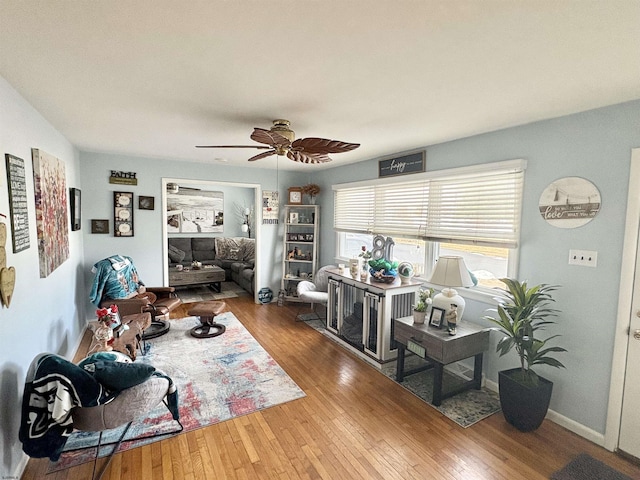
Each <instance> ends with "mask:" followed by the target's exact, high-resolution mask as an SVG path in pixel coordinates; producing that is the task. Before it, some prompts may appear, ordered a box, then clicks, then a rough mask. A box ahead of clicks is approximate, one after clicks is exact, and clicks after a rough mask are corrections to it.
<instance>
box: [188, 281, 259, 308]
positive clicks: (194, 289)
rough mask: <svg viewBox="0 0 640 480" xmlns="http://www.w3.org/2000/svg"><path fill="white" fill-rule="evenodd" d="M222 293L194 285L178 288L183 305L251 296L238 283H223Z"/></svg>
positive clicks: (205, 286) (204, 286)
mask: <svg viewBox="0 0 640 480" xmlns="http://www.w3.org/2000/svg"><path fill="white" fill-rule="evenodd" d="M220 290H221V292H220V293H218V292H216V291H214V290H213V289H212V288H209V287H208V286H207V285H194V286H191V287H176V295H178V297H179V298H180V300H182V303H193V302H206V301H209V300H222V299H224V298H234V297H243V296H247V295H250V293H249V292H247V291H246V290H245V289H243V288H242V287H241V286H240V285H238V284H237V283H236V282H222V283H221V284H220Z"/></svg>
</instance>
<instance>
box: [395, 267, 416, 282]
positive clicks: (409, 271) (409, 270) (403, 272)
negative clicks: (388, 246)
mask: <svg viewBox="0 0 640 480" xmlns="http://www.w3.org/2000/svg"><path fill="white" fill-rule="evenodd" d="M413 275H414V270H413V265H412V264H411V263H409V262H402V263H401V264H400V265H398V276H399V277H400V282H402V283H409V282H411V279H412V278H413Z"/></svg>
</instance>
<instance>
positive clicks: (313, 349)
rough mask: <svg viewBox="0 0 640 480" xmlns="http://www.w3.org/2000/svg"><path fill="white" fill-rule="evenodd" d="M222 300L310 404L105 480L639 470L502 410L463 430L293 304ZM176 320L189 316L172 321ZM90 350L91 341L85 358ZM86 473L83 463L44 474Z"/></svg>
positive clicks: (117, 459) (198, 438)
mask: <svg viewBox="0 0 640 480" xmlns="http://www.w3.org/2000/svg"><path fill="white" fill-rule="evenodd" d="M225 301H226V303H227V307H228V309H229V310H231V311H232V312H233V313H234V314H235V316H236V317H237V318H238V319H239V320H240V321H241V322H242V323H243V324H244V325H245V327H246V328H247V330H249V332H250V333H251V334H252V335H253V336H254V337H255V338H256V339H257V340H258V341H259V342H260V344H261V345H262V346H263V347H264V348H265V349H266V350H267V351H268V352H269V353H270V354H271V356H272V357H273V358H274V359H275V360H276V361H277V362H278V363H279V364H280V366H282V368H283V369H284V370H285V371H286V372H287V373H288V374H289V375H290V376H291V377H292V378H293V379H294V380H295V381H296V382H297V384H298V385H299V386H300V387H301V388H302V389H303V390H304V391H305V393H306V397H304V398H302V399H299V400H295V401H292V402H289V403H285V404H283V405H278V406H276V407H272V408H268V409H266V410H263V411H260V412H256V413H253V414H250V415H246V416H243V417H239V418H235V419H233V420H229V421H226V422H222V423H219V424H217V425H212V426H210V427H206V428H202V429H200V430H195V431H192V432H189V433H186V434H182V435H178V436H176V437H173V438H170V439H167V440H163V441H160V442H156V443H153V444H151V445H147V446H144V447H140V448H136V449H133V450H130V451H127V452H124V453H122V454H118V455H115V456H114V458H113V460H112V462H111V465H110V466H109V468H108V469H107V471H106V473H105V475H104V477H103V478H104V479H111V480H115V479H136V480H137V479H144V480H148V479H155V480H157V479H332V480H333V479H358V480H360V479H381V480H382V479H384V480H388V479H392V478H393V479H416V480H417V479H443V480H451V479H487V480H488V479H491V480H498V479H504V480H507V479H508V480H519V479H521V480H536V479H548V478H549V476H550V475H551V474H552V473H553V472H554V471H556V470H558V469H560V468H561V467H563V466H564V465H565V464H566V463H568V462H569V461H570V460H571V459H572V458H574V457H575V456H576V455H578V454H579V453H582V452H586V453H588V454H590V455H591V456H593V457H595V458H597V459H599V460H602V461H603V462H605V463H607V464H609V465H611V466H612V467H614V468H616V469H618V470H620V471H622V472H623V473H626V474H627V475H629V476H631V477H632V478H640V467H638V466H635V465H633V464H632V463H630V462H628V461H627V460H625V459H623V458H622V457H620V456H618V455H616V454H614V453H611V452H608V451H606V450H604V449H603V448H600V447H598V446H597V445H594V444H592V443H590V442H588V441H587V440H585V439H583V438H581V437H579V436H577V435H575V434H573V433H571V432H569V431H567V430H565V429H564V428H562V427H560V426H558V425H556V424H554V423H552V422H550V421H547V420H545V422H544V423H543V425H542V426H541V427H540V428H539V429H538V430H537V431H535V432H532V433H521V432H518V431H517V430H515V429H514V428H512V427H510V426H509V425H508V424H507V423H506V422H505V421H504V419H503V417H502V415H501V414H500V413H498V414H495V415H493V416H491V417H489V418H487V419H485V420H483V421H481V422H479V423H477V424H475V425H473V426H471V427H469V428H467V429H463V428H461V427H459V426H458V425H456V424H455V423H453V422H451V421H450V420H448V419H447V418H446V417H444V416H443V415H441V414H440V413H439V412H438V411H437V410H435V409H433V408H431V407H430V406H429V405H427V404H425V403H424V402H422V401H421V400H419V399H418V398H417V397H415V396H413V395H412V394H410V393H408V392H407V391H406V390H404V389H403V388H402V387H400V386H399V385H397V384H396V383H394V382H393V381H392V380H390V379H388V378H387V377H385V376H384V375H383V374H381V373H379V372H378V371H377V370H376V369H374V368H373V367H371V366H369V365H368V364H366V363H365V362H363V361H362V360H360V359H358V358H356V357H354V356H353V355H352V354H350V353H349V352H347V351H346V350H344V349H342V348H341V347H340V346H338V345H337V344H335V343H334V342H332V341H330V340H329V339H327V338H326V337H324V336H323V335H322V334H321V333H319V332H317V331H315V330H313V329H312V328H310V327H308V326H307V325H305V324H304V323H302V322H296V321H295V320H294V319H295V315H296V313H297V312H298V310H299V308H300V307H299V306H298V305H290V306H284V307H278V306H277V305H276V304H275V303H274V304H270V305H256V304H254V303H253V302H252V301H251V299H249V298H230V299H226V300H225ZM182 316H186V310H185V311H183V312H178V313H177V314H176V315H174V317H175V318H180V317H182ZM85 337H87V336H85ZM210 341H215V339H210ZM86 345H88V338H85V342H84V343H83V346H82V347H81V350H80V352H82V353H84V351H86ZM82 348H85V350H84V351H82ZM80 352H79V353H80ZM82 356H83V355H78V356H77V357H79V358H81V357H82ZM47 463H48V460H46V459H31V460H30V461H29V464H28V466H27V468H26V470H25V473H24V475H23V477H22V478H23V480H30V479H42V478H44V476H45V473H46V467H47ZM91 471H92V464H85V465H80V466H78V467H75V468H71V469H68V470H64V471H60V472H56V473H53V474H51V475H49V476H47V477H46V478H47V479H52V480H53V479H55V480H68V479H85V478H91Z"/></svg>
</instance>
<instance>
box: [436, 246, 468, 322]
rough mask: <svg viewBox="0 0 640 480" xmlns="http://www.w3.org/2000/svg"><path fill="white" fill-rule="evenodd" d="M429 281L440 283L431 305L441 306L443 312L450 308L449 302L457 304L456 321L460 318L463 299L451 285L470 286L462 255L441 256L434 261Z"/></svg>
mask: <svg viewBox="0 0 640 480" xmlns="http://www.w3.org/2000/svg"><path fill="white" fill-rule="evenodd" d="M429 282H431V283H434V284H436V285H442V286H444V287H446V288H443V289H442V291H441V292H440V293H438V294H437V295H436V296H435V297H433V303H432V304H431V306H432V307H438V308H442V309H443V310H444V311H445V312H448V311H449V310H450V309H451V304H452V303H453V304H455V305H457V308H456V312H457V314H458V322H459V321H461V320H462V313H463V312H464V306H465V301H464V298H462V297H461V296H460V295H458V292H457V291H456V290H454V289H453V288H451V287H472V286H473V280H471V275H469V270H468V269H467V266H466V265H465V263H464V260H463V258H462V257H456V256H442V257H440V258H439V259H438V261H437V262H436V268H435V270H434V271H433V274H432V275H431V279H430V280H429Z"/></svg>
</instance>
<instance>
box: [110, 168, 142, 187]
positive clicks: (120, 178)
mask: <svg viewBox="0 0 640 480" xmlns="http://www.w3.org/2000/svg"><path fill="white" fill-rule="evenodd" d="M109 183H115V184H118V185H138V179H137V178H136V172H120V171H118V170H111V176H110V177H109Z"/></svg>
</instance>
